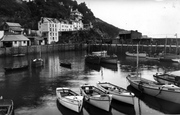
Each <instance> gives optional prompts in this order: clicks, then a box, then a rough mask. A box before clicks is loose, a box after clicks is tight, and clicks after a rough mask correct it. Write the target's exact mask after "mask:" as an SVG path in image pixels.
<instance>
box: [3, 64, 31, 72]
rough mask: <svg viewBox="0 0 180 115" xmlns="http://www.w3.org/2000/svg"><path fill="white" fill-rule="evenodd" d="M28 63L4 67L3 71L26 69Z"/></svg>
mask: <svg viewBox="0 0 180 115" xmlns="http://www.w3.org/2000/svg"><path fill="white" fill-rule="evenodd" d="M28 67H29V65H19V66H15V67H4V70H5V72H11V71H20V70H25V69H28Z"/></svg>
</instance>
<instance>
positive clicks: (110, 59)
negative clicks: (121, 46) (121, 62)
mask: <svg viewBox="0 0 180 115" xmlns="http://www.w3.org/2000/svg"><path fill="white" fill-rule="evenodd" d="M100 62H101V63H108V64H117V62H118V57H117V55H115V54H113V55H106V56H102V57H101V60H100Z"/></svg>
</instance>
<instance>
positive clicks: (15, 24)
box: [6, 22, 21, 27]
mask: <svg viewBox="0 0 180 115" xmlns="http://www.w3.org/2000/svg"><path fill="white" fill-rule="evenodd" d="M6 24H7V25H8V26H13V27H21V25H20V24H19V23H12V22H6Z"/></svg>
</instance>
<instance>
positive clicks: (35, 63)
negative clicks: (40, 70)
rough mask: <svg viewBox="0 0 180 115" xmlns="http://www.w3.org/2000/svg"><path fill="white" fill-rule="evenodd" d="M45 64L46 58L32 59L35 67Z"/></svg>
mask: <svg viewBox="0 0 180 115" xmlns="http://www.w3.org/2000/svg"><path fill="white" fill-rule="evenodd" d="M43 65H44V60H43V59H42V58H36V59H33V60H32V66H33V67H41V66H43Z"/></svg>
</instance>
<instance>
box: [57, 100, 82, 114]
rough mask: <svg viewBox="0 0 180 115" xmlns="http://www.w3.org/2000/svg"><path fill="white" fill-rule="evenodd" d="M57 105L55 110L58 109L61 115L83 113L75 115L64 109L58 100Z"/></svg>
mask: <svg viewBox="0 0 180 115" xmlns="http://www.w3.org/2000/svg"><path fill="white" fill-rule="evenodd" d="M56 104H57V108H58V109H59V111H60V112H61V113H62V114H63V115H83V111H82V112H80V113H77V112H75V111H72V110H70V109H68V108H66V107H64V106H63V105H61V104H60V103H59V102H58V100H57V101H56Z"/></svg>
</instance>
